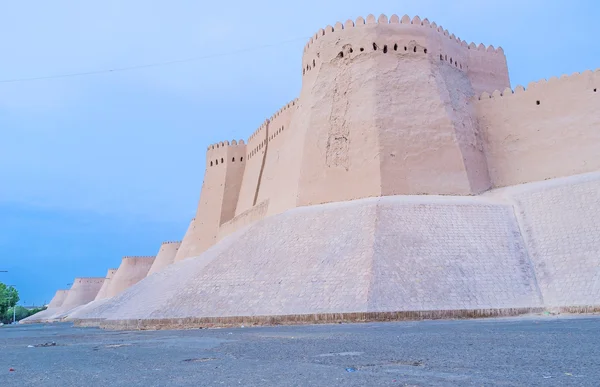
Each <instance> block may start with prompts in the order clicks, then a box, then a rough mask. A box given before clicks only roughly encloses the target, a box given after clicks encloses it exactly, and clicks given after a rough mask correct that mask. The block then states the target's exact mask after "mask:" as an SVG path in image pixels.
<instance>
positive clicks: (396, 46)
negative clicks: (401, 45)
mask: <svg viewBox="0 0 600 387" xmlns="http://www.w3.org/2000/svg"><path fill="white" fill-rule="evenodd" d="M394 51H398V43H396V44H394Z"/></svg>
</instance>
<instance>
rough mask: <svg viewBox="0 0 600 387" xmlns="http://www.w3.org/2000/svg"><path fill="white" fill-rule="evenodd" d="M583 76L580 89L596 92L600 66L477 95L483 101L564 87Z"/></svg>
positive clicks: (599, 86)
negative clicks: (583, 81) (583, 80)
mask: <svg viewBox="0 0 600 387" xmlns="http://www.w3.org/2000/svg"><path fill="white" fill-rule="evenodd" d="M584 78H585V81H586V82H585V83H582V84H581V85H580V86H581V87H580V89H581V91H583V92H592V93H597V92H598V89H599V88H600V68H598V69H596V70H594V71H592V70H586V71H583V72H581V73H580V72H574V73H573V74H571V75H566V74H564V75H561V76H560V77H556V76H554V77H550V78H548V79H541V80H539V81H533V82H530V83H529V84H528V85H527V88H525V87H523V86H522V85H517V86H516V87H515V89H514V90H513V89H511V88H510V87H507V88H505V89H504V90H502V91H500V90H494V91H493V92H491V93H488V92H486V91H484V92H483V93H481V95H480V96H479V97H478V99H479V100H480V101H481V100H483V101H485V100H487V99H498V98H500V97H507V96H511V95H513V94H520V93H526V92H528V91H536V90H541V89H547V88H557V87H565V86H567V87H568V86H570V85H575V84H577V83H579V81H580V80H582V79H584ZM535 103H536V104H537V105H541V103H542V101H541V100H536V101H535Z"/></svg>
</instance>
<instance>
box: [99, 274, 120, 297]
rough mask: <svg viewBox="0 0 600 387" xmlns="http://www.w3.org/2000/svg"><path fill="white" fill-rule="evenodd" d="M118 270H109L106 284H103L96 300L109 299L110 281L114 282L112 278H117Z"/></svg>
mask: <svg viewBox="0 0 600 387" xmlns="http://www.w3.org/2000/svg"><path fill="white" fill-rule="evenodd" d="M117 270H118V269H108V272H107V273H106V277H105V278H104V283H103V284H102V287H101V288H100V290H99V291H98V294H97V295H96V298H95V299H96V300H102V299H104V298H107V297H108V288H109V287H110V281H111V280H112V278H113V277H114V276H115V273H116V272H117Z"/></svg>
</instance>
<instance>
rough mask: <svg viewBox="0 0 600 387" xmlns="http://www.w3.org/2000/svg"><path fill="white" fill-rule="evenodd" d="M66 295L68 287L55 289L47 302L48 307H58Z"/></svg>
mask: <svg viewBox="0 0 600 387" xmlns="http://www.w3.org/2000/svg"><path fill="white" fill-rule="evenodd" d="M68 295H69V290H68V289H61V290H57V291H56V293H55V294H54V297H52V300H50V303H49V304H48V309H51V308H60V306H61V305H62V304H63V302H65V299H66V298H67V296H68Z"/></svg>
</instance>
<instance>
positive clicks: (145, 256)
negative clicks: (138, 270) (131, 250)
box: [123, 255, 156, 260]
mask: <svg viewBox="0 0 600 387" xmlns="http://www.w3.org/2000/svg"><path fill="white" fill-rule="evenodd" d="M154 258H156V257H154V256H152V255H127V256H125V257H123V260H124V259H154Z"/></svg>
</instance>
